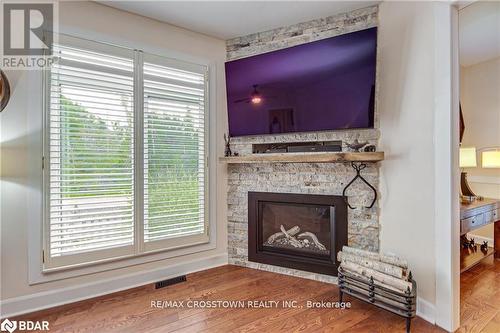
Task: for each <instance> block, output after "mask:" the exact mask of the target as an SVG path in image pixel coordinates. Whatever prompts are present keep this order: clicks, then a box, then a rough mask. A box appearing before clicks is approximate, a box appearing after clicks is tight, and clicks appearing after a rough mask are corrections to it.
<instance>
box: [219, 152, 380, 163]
mask: <svg viewBox="0 0 500 333" xmlns="http://www.w3.org/2000/svg"><path fill="white" fill-rule="evenodd" d="M383 159H384V152H383V151H376V152H359V153H358V152H317V153H315V152H312V153H276V154H274V153H270V154H251V155H243V156H230V157H219V161H220V162H224V163H228V164H244V163H247V164H248V163H344V162H379V161H382V160H383Z"/></svg>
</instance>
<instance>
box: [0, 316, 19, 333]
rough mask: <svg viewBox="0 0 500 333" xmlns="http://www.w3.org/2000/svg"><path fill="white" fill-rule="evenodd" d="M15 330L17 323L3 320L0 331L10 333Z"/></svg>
mask: <svg viewBox="0 0 500 333" xmlns="http://www.w3.org/2000/svg"><path fill="white" fill-rule="evenodd" d="M16 328H17V322H16V321H15V320H14V321H10V320H9V319H5V320H4V321H3V322H2V324H0V330H1V331H9V332H10V333H12V332H14V331H15V330H16Z"/></svg>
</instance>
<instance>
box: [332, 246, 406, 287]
mask: <svg viewBox="0 0 500 333" xmlns="http://www.w3.org/2000/svg"><path fill="white" fill-rule="evenodd" d="M337 260H338V261H340V267H341V268H342V270H343V271H345V272H347V273H349V274H351V275H353V276H357V277H360V278H364V279H366V278H368V279H373V281H374V283H375V284H377V285H379V286H381V287H384V288H386V289H389V290H394V291H396V292H402V293H405V292H411V291H412V288H413V284H412V277H411V272H409V271H408V262H407V261H406V260H404V259H401V258H399V257H397V256H395V255H392V254H380V253H376V252H369V251H365V250H361V249H357V248H353V247H349V246H344V247H343V248H342V251H340V252H339V253H338V254H337Z"/></svg>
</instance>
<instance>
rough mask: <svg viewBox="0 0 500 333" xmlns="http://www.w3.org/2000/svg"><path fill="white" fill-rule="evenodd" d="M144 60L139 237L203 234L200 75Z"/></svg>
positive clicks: (202, 94)
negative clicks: (141, 222)
mask: <svg viewBox="0 0 500 333" xmlns="http://www.w3.org/2000/svg"><path fill="white" fill-rule="evenodd" d="M154 60H156V61H157V62H158V59H155V58H154V57H152V56H150V57H148V56H145V62H144V170H145V173H144V183H145V186H144V189H145V191H144V239H145V241H146V242H151V241H155V240H161V239H167V238H172V237H179V236H186V235H196V234H203V233H205V223H204V221H205V193H204V190H205V187H204V181H205V73H194V72H188V71H184V70H178V69H175V68H172V67H168V64H165V65H158V64H155V63H151V62H149V61H154Z"/></svg>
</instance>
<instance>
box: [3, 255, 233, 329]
mask: <svg viewBox="0 0 500 333" xmlns="http://www.w3.org/2000/svg"><path fill="white" fill-rule="evenodd" d="M227 262H228V255H227V253H223V254H219V255H216V256H212V257H208V258H203V259H198V260H193V261H189V262H186V263H182V264H178V265H174V266H169V267H165V268H158V269H154V270H150V271H143V272H137V273H132V274H128V275H123V276H119V277H113V278H110V279H106V280H100V281H98V282H93V283H87V284H83V285H79V286H72V287H67V288H61V289H57V290H50V291H45V292H40V293H36V294H32V295H26V296H20V297H14V298H8V299H5V300H2V301H1V302H0V308H1V313H0V318H1V319H3V318H6V317H13V316H17V315H21V314H25V313H30V312H34V311H39V310H44V309H48V308H52V307H54V306H59V305H64V304H68V303H73V302H78V301H82V300H85V299H89V298H94V297H97V296H102V295H106V294H111V293H114V292H117V291H122V290H126V289H130V288H135V287H139V286H143V285H145V284H149V283H153V282H156V281H160V280H165V279H168V278H172V277H175V276H179V275H184V274H189V273H193V272H198V271H202V270H205V269H209V268H213V267H217V266H222V265H227Z"/></svg>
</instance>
